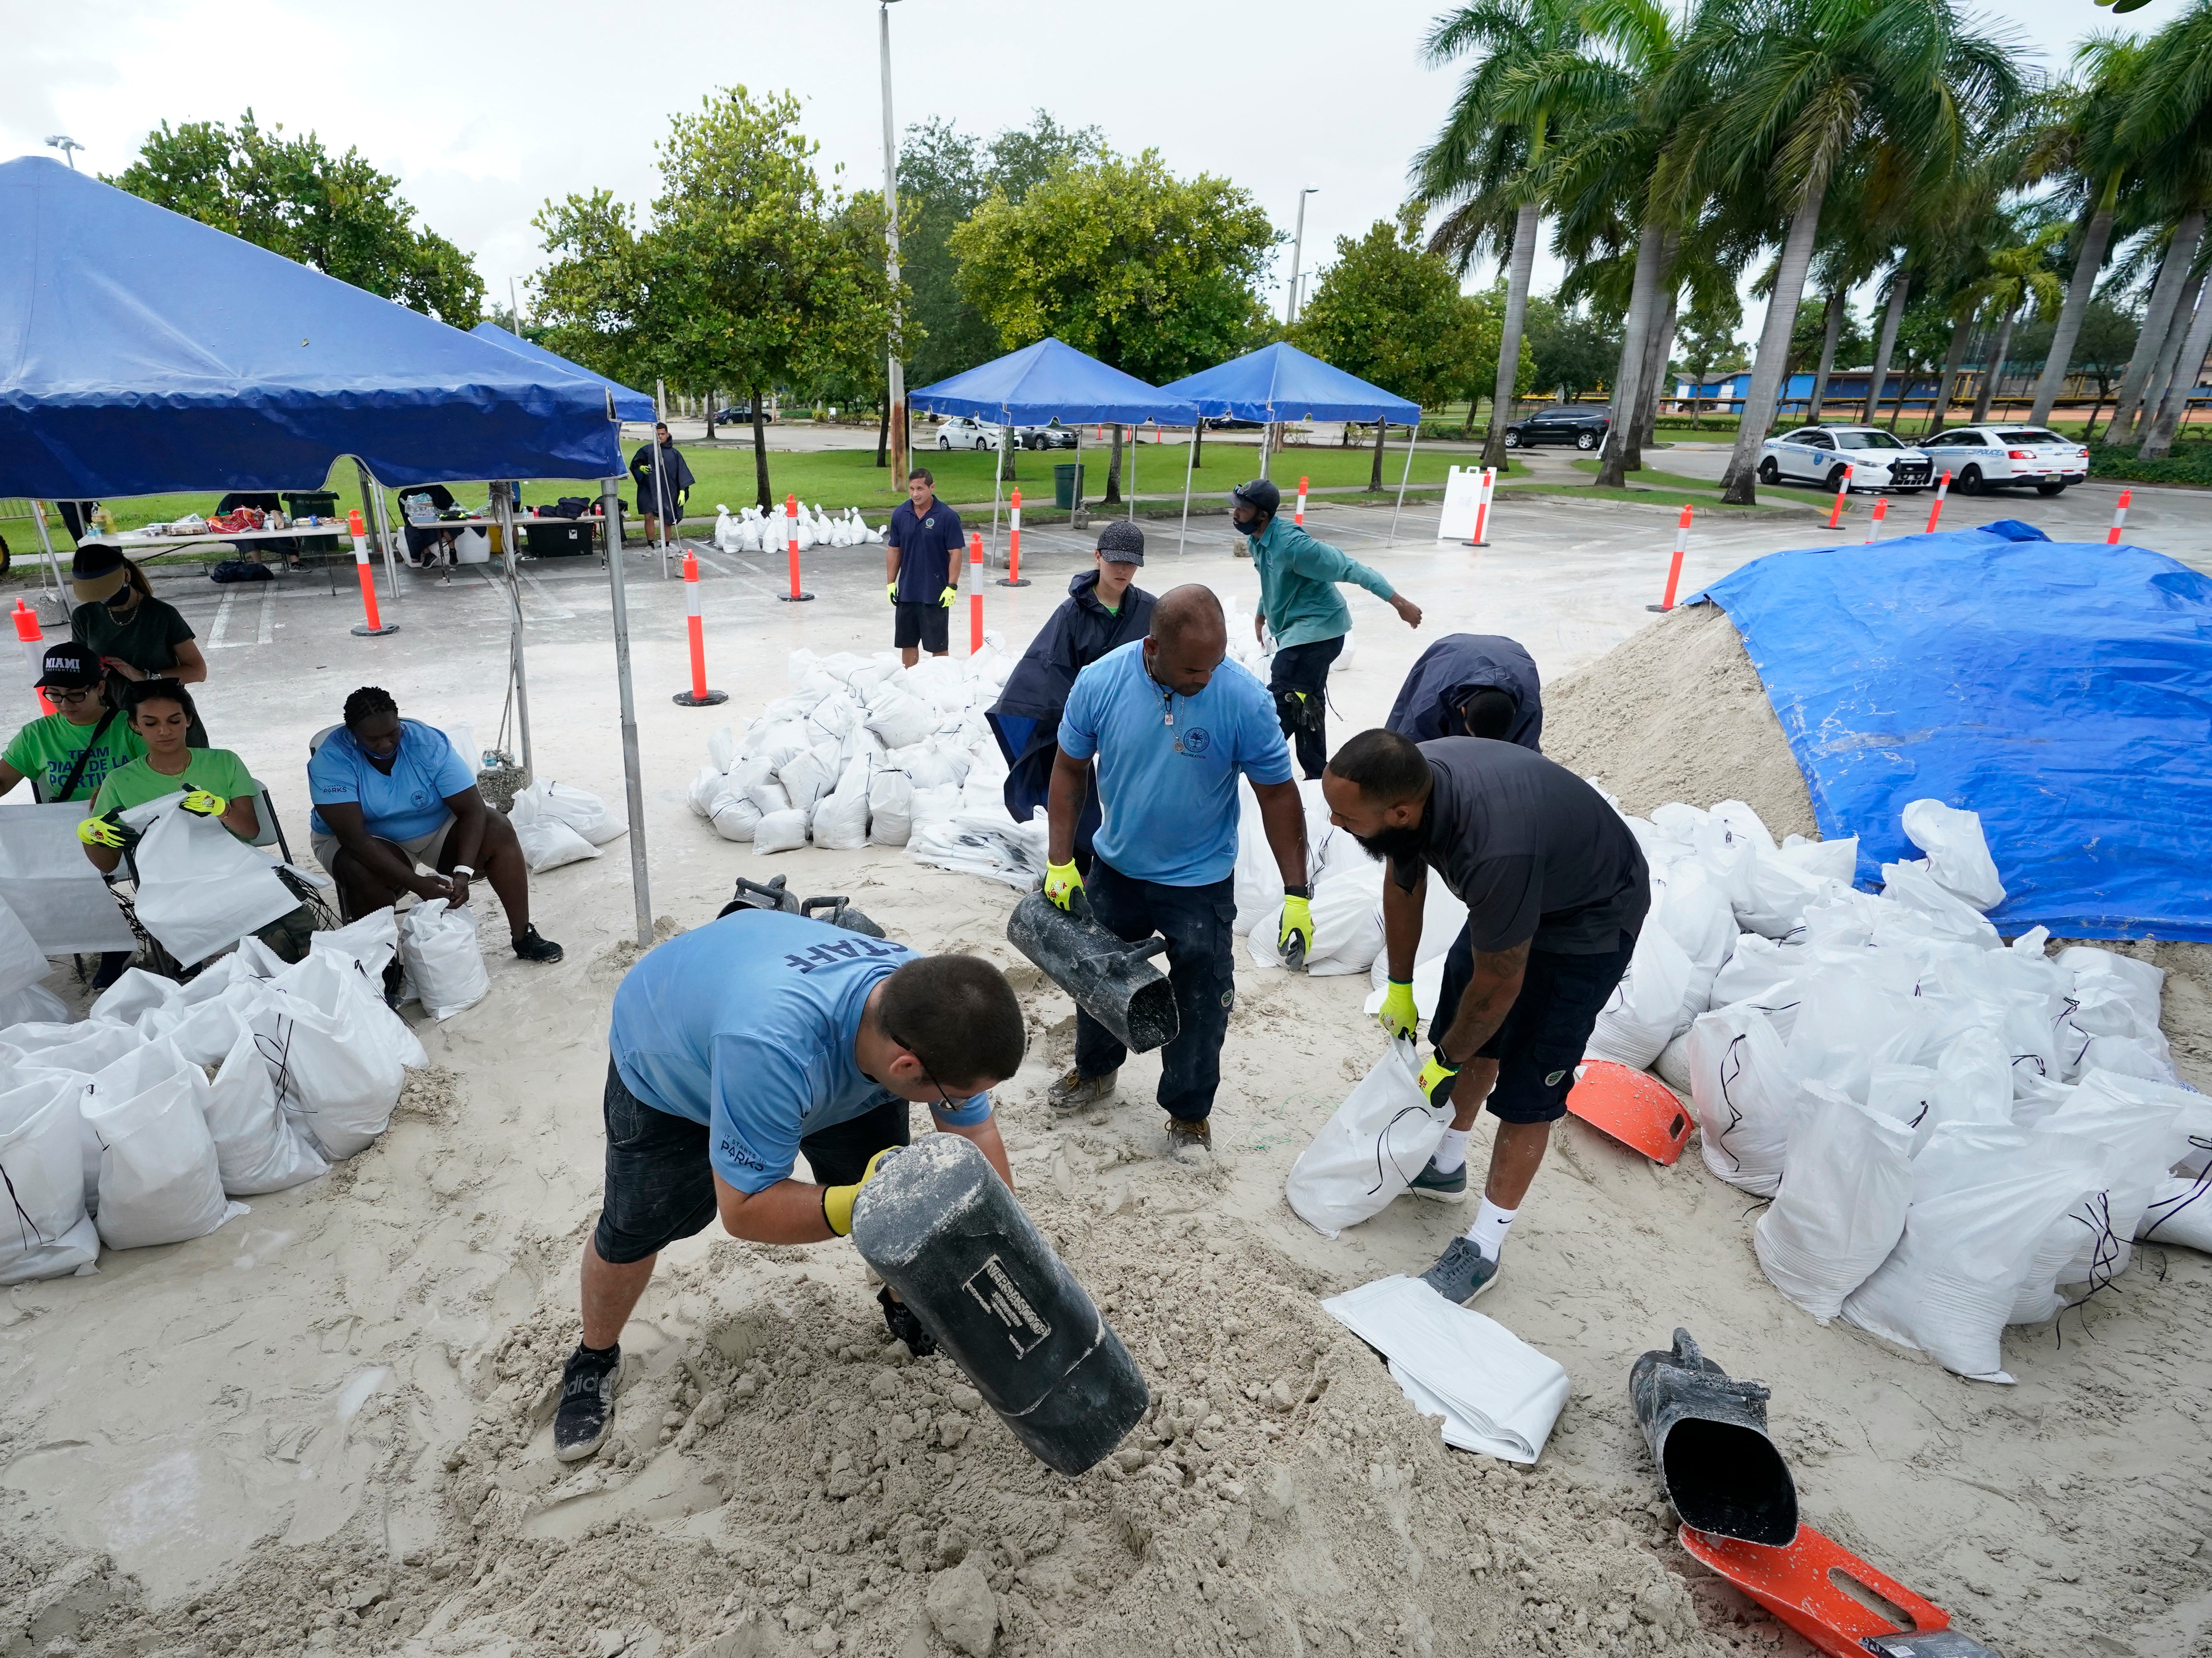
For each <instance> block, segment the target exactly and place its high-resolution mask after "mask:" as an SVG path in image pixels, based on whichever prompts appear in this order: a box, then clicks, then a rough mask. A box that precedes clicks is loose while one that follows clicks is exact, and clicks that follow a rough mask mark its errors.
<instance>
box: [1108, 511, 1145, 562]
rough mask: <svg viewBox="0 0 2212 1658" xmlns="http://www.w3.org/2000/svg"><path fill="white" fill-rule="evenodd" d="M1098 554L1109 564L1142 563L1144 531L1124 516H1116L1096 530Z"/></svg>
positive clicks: (1143, 559) (1143, 560) (1143, 556)
mask: <svg viewBox="0 0 2212 1658" xmlns="http://www.w3.org/2000/svg"><path fill="white" fill-rule="evenodd" d="M1098 556H1099V557H1101V558H1103V559H1104V560H1105V561H1106V562H1108V563H1109V564H1142V563H1143V562H1145V532H1144V531H1142V530H1139V528H1138V527H1137V526H1136V525H1133V524H1132V523H1130V522H1129V520H1128V519H1126V518H1117V519H1114V520H1113V521H1112V522H1111V523H1109V524H1108V525H1105V526H1104V527H1103V529H1101V530H1100V531H1098Z"/></svg>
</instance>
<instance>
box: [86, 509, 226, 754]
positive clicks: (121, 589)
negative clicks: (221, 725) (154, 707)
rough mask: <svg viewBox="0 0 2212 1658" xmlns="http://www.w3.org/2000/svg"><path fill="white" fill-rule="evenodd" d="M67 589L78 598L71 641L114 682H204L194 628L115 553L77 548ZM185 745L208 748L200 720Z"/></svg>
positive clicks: (94, 547) (133, 566) (108, 549)
mask: <svg viewBox="0 0 2212 1658" xmlns="http://www.w3.org/2000/svg"><path fill="white" fill-rule="evenodd" d="M70 586H71V587H73V588H75V589H76V598H77V604H76V609H75V610H71V611H70V637H71V638H73V639H75V640H76V642H77V643H78V644H80V645H82V646H83V647H85V649H87V650H88V651H90V652H91V653H93V654H94V655H95V656H97V657H98V658H99V659H100V665H101V666H102V667H104V668H105V669H106V671H108V673H109V674H110V675H111V676H112V677H114V678H116V679H118V680H126V681H130V682H132V683H136V682H137V681H140V680H145V679H173V680H175V681H176V682H177V683H179V684H181V685H197V684H199V683H202V682H203V681H204V680H205V679H206V678H207V658H206V657H204V656H203V655H201V654H200V647H199V641H197V639H195V638H194V637H193V635H192V624H191V623H189V622H187V621H185V618H184V617H183V616H181V615H179V613H178V610H177V607H176V606H175V605H173V604H169V603H168V602H167V600H165V599H159V598H155V597H154V590H153V588H152V587H151V586H149V585H148V583H147V580H146V573H145V572H144V571H143V570H141V569H140V568H138V567H137V565H136V564H134V563H132V562H131V561H130V560H129V559H127V558H125V557H124V556H123V555H122V554H121V553H119V552H118V551H117V550H115V549H114V548H112V547H106V546H102V545H101V544H99V543H98V542H93V543H90V544H87V545H85V546H82V547H80V548H78V549H77V550H76V556H75V557H74V558H72V559H71V560H70ZM185 741H186V742H187V743H189V744H191V746H192V747H193V748H196V749H204V748H206V747H208V746H209V744H208V736H207V730H206V728H205V727H204V726H202V725H201V724H200V722H199V717H198V715H197V714H195V715H194V716H193V717H192V724H191V731H190V732H188V733H187V734H186V736H185Z"/></svg>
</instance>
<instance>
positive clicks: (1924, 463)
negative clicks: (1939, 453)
mask: <svg viewBox="0 0 2212 1658" xmlns="http://www.w3.org/2000/svg"><path fill="white" fill-rule="evenodd" d="M1845 467H1849V468H1850V483H1851V488H1852V489H1894V490H1896V491H1897V492H1898V493H1899V494H1900V495H1915V494H1917V493H1918V492H1919V491H1920V490H1923V489H1926V488H1927V487H1928V486H1929V484H1931V483H1934V482H1935V481H1936V469H1935V466H1934V465H1933V464H1932V463H1931V462H1930V461H1929V459H1928V457H1927V456H1926V455H1925V454H1924V453H1923V452H1921V451H1920V450H1918V449H1916V448H1914V447H1913V446H1911V445H1910V444H1906V443H1900V442H1899V441H1898V440H1897V439H1896V437H1895V436H1894V435H1893V434H1891V433H1889V432H1887V431H1884V430H1883V429H1882V428H1881V427H1879V426H1806V427H1801V428H1798V429H1797V430H1796V431H1795V432H1784V433H1783V434H1780V435H1778V436H1776V437H1771V438H1769V439H1767V440H1766V441H1765V443H1764V444H1762V445H1760V446H1759V482H1760V483H1814V484H1818V485H1819V486H1820V488H1822V489H1841V488H1842V487H1843V484H1844V468H1845Z"/></svg>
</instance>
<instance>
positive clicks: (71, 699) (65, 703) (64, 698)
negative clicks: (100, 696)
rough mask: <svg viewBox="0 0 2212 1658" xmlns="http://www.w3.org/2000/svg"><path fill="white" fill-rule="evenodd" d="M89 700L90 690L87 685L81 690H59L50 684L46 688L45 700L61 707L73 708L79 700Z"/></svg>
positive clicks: (90, 697)
mask: <svg viewBox="0 0 2212 1658" xmlns="http://www.w3.org/2000/svg"><path fill="white" fill-rule="evenodd" d="M91 700H92V690H91V689H90V688H89V687H87V688H86V689H83V690H81V691H64V690H59V689H55V688H54V687H52V686H48V687H47V688H46V701H49V702H52V703H54V704H56V705H58V707H61V708H75V707H76V706H77V704H79V703H80V702H88V701H91Z"/></svg>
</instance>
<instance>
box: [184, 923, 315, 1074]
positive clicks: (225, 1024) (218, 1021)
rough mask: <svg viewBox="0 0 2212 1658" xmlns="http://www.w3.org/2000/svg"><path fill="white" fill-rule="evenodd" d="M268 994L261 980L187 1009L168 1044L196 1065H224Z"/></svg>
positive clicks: (235, 987)
mask: <svg viewBox="0 0 2212 1658" xmlns="http://www.w3.org/2000/svg"><path fill="white" fill-rule="evenodd" d="M318 936H319V935H318ZM267 997H268V989H267V987H266V986H265V985H264V983H263V982H262V981H260V980H258V979H249V980H247V981H246V982H245V983H244V984H242V985H236V986H234V987H231V989H230V990H229V991H228V992H227V993H225V994H223V995H221V996H217V997H216V998H215V999H213V1000H211V1001H204V1002H202V1003H200V1004H199V1005H197V1007H192V1008H188V1009H186V1010H185V1016H184V1017H182V1018H180V1019H179V1020H178V1021H177V1022H176V1023H174V1024H173V1025H172V1026H170V1027H169V1029H168V1031H167V1033H166V1034H167V1037H168V1040H169V1041H170V1042H173V1043H175V1044H176V1048H177V1052H179V1054H183V1055H184V1056H185V1058H186V1059H188V1060H191V1062H192V1063H193V1064H194V1065H221V1064H222V1062H223V1059H224V1056H225V1055H227V1054H228V1053H229V1052H230V1050H231V1046H232V1044H234V1042H237V1041H238V1035H239V1032H240V1031H241V1030H244V1029H246V1028H247V1026H248V1025H249V1024H250V1023H252V1017H253V1011H254V1010H255V1009H256V1008H258V1007H259V1006H260V1005H261V1004H262V1002H263V1001H264V1000H265V999H267Z"/></svg>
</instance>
